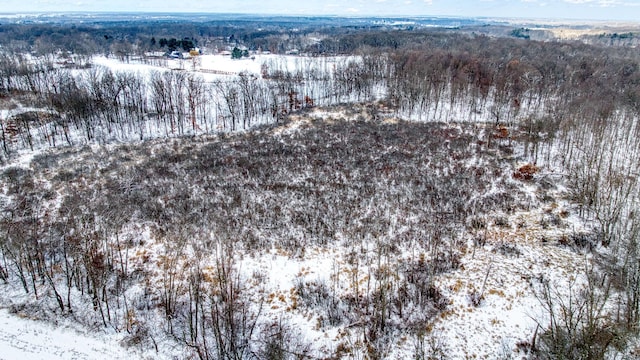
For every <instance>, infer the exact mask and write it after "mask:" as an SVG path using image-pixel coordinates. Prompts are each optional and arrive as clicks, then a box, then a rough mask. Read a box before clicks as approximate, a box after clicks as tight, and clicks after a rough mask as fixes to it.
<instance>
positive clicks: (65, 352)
mask: <svg viewBox="0 0 640 360" xmlns="http://www.w3.org/2000/svg"><path fill="white" fill-rule="evenodd" d="M143 358H146V357H145V356H144V355H143V354H136V353H134V352H129V351H127V350H126V349H125V348H124V347H122V346H121V345H120V343H119V339H118V337H117V336H115V335H107V334H90V333H87V332H83V331H80V330H78V329H77V328H74V327H72V326H70V325H58V326H56V325H52V324H49V323H45V322H42V321H37V320H31V319H27V318H22V317H19V316H17V315H16V314H10V313H9V311H8V310H7V309H0V360H17V359H19V360H56V359H61V360H62V359H87V360H88V359H143Z"/></svg>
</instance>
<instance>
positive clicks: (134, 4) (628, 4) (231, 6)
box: [0, 0, 640, 21]
mask: <svg viewBox="0 0 640 360" xmlns="http://www.w3.org/2000/svg"><path fill="white" fill-rule="evenodd" d="M0 4H2V5H3V6H2V8H1V9H2V10H0V11H1V12H34V11H35V12H53V11H55V12H63V11H90V12H93V11H109V12H112V11H150V12H218V13H252V14H284V15H345V16H357V15H378V16H393V15H398V16H407V15H415V16H429V15H435V16H447V15H449V16H488V17H494V16H495V17H519V18H521V17H522V18H551V19H594V20H625V21H629V20H630V21H640V0H461V1H450V0H347V1H345V0H327V1H317V0H244V1H237V0H228V1H207V0H139V1H135V0H134V1H132V0H26V1H25V0H0Z"/></svg>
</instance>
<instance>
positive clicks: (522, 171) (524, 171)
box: [513, 164, 540, 181]
mask: <svg viewBox="0 0 640 360" xmlns="http://www.w3.org/2000/svg"><path fill="white" fill-rule="evenodd" d="M539 170H540V169H539V168H538V167H537V166H535V165H533V164H526V165H522V166H520V167H519V168H518V170H516V171H515V172H514V173H513V178H514V179H517V180H523V181H524V180H532V179H533V175H535V174H536V173H537V172H538V171H539Z"/></svg>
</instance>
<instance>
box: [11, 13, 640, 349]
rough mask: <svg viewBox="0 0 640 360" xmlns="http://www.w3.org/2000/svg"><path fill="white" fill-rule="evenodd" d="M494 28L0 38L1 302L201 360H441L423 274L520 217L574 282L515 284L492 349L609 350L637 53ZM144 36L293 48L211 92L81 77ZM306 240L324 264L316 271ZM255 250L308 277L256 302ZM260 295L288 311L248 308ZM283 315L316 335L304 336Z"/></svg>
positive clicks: (456, 261)
mask: <svg viewBox="0 0 640 360" xmlns="http://www.w3.org/2000/svg"><path fill="white" fill-rule="evenodd" d="M518 29H519V28H516V29H515V30H514V31H515V32H511V31H506V30H505V31H504V33H505V34H506V35H505V36H501V37H496V36H491V35H486V34H480V33H478V32H475V31H460V30H459V29H431V30H425V29H413V28H412V29H407V28H402V29H394V28H388V27H378V26H370V27H362V28H358V27H356V26H353V27H343V28H340V27H338V28H336V27H325V26H319V25H317V24H313V25H312V26H311V25H310V26H309V27H306V28H305V27H300V24H299V23H295V24H294V25H286V24H285V25H282V24H281V25H279V26H275V25H273V24H272V26H271V28H269V27H266V26H264V24H262V26H261V29H260V30H256V24H254V23H242V22H239V23H235V24H232V25H231V24H227V25H224V24H216V25H215V26H214V25H210V24H201V23H179V24H176V23H172V22H150V23H146V22H145V23H141V24H133V25H127V26H112V27H92V26H80V25H78V26H75V25H74V26H67V25H60V24H58V25H50V24H31V25H23V24H9V25H2V26H0V43H2V44H3V46H2V48H1V49H0V50H1V51H0V104H1V105H2V106H3V109H7V111H4V112H3V113H2V114H3V116H4V117H3V118H1V119H0V121H1V122H0V124H1V128H0V130H1V132H0V146H1V147H2V149H1V154H2V155H1V157H0V161H1V162H2V165H3V168H2V175H1V177H0V180H1V183H0V185H1V187H0V188H1V189H2V193H1V194H0V224H1V225H0V281H2V282H3V283H4V284H5V285H6V286H7V287H10V286H13V287H14V288H18V289H19V291H20V292H21V293H23V294H25V299H26V300H25V301H24V303H22V304H14V307H13V309H14V311H15V312H19V313H20V312H22V313H29V314H38V317H42V318H48V319H51V318H55V317H56V316H66V317H71V318H74V319H76V320H77V321H79V322H81V323H83V324H85V325H86V326H89V327H96V328H98V327H102V328H108V329H113V330H115V331H119V332H125V333H127V338H126V345H128V346H132V347H136V346H137V347H145V348H155V349H156V351H158V347H159V346H160V348H161V349H162V344H160V345H159V344H158V343H159V342H160V339H164V338H169V339H171V341H172V342H173V344H177V345H175V346H177V347H179V348H180V349H183V350H180V351H183V353H182V354H183V356H184V357H192V358H200V359H252V358H259V359H307V358H326V359H331V358H368V359H375V358H391V357H392V356H412V357H413V358H415V359H440V358H448V357H447V352H448V351H447V347H446V344H438V343H436V342H434V341H430V340H429V339H432V340H433V339H437V336H436V335H437V334H436V331H435V330H433V329H434V328H433V326H434V324H435V323H436V322H437V321H438V319H439V318H444V317H445V316H447V314H448V312H450V311H451V299H448V296H449V295H448V294H450V293H451V292H452V291H453V290H451V289H447V288H445V287H443V286H441V285H440V284H441V282H440V276H442V275H443V274H452V273H455V272H456V271H462V270H463V269H464V267H465V263H464V261H465V260H464V259H465V256H473V257H475V256H476V251H478V254H481V253H482V251H484V250H486V251H487V252H488V253H497V254H499V256H502V257H503V258H505V259H512V258H514V257H516V256H518V257H519V256H520V254H521V253H522V252H523V251H524V245H522V244H518V243H510V242H509V241H508V240H505V239H502V238H501V239H499V241H498V240H496V239H497V238H496V237H495V236H494V235H491V234H497V233H499V232H500V231H503V232H506V231H507V230H506V229H514V231H523V232H526V229H527V228H530V227H532V226H533V225H532V224H527V223H526V222H517V221H516V220H515V219H516V218H517V217H518V216H519V215H521V214H522V213H524V212H533V211H537V210H536V209H543V208H544V209H547V210H545V211H543V212H541V214H540V215H539V217H538V218H537V220H536V221H538V222H537V223H536V224H537V225H536V226H538V225H539V226H540V228H541V229H544V230H549V229H551V230H553V231H556V230H557V229H563V230H562V233H561V234H560V235H558V233H557V232H553V231H551V230H549V234H551V235H549V236H552V237H553V238H551V239H550V238H549V237H547V235H545V236H539V239H536V242H538V243H543V242H544V243H547V242H552V243H553V245H552V246H553V247H557V248H563V249H568V251H569V252H570V253H571V254H573V255H574V256H575V258H576V259H585V258H586V259H588V261H587V262H586V263H587V264H588V265H586V266H584V268H583V269H582V271H581V273H580V280H579V284H578V285H576V288H575V289H573V288H570V289H569V290H567V289H560V288H561V286H560V285H558V284H556V283H554V282H553V281H550V280H549V279H550V278H552V277H550V276H547V275H544V274H542V275H539V276H538V274H536V275H535V276H533V277H531V279H529V280H528V281H530V282H531V292H532V293H533V294H534V295H535V297H536V299H538V300H539V304H540V306H541V308H542V309H544V310H545V312H544V314H545V315H544V317H543V318H541V319H537V320H536V321H537V323H538V326H537V327H536V328H535V331H533V332H531V333H530V334H528V337H527V338H526V339H520V340H519V341H518V343H517V344H514V346H513V347H512V349H510V352H509V354H503V356H504V358H511V357H510V356H511V351H512V352H513V354H521V355H523V356H527V357H529V358H532V359H605V358H619V357H622V356H628V357H629V358H631V356H633V352H634V351H636V352H637V347H634V346H636V344H637V341H638V340H637V339H638V329H639V325H640V323H639V321H640V245H639V241H638V240H639V238H638V236H639V234H640V223H639V222H638V217H637V215H636V209H637V206H638V203H639V202H638V201H639V200H640V193H639V190H640V186H639V184H638V176H639V174H638V171H637V167H636V165H637V163H638V160H639V159H640V142H638V140H637V139H638V135H640V121H639V120H640V54H639V53H638V50H637V48H634V47H630V46H626V45H625V44H615V45H612V44H611V43H607V42H606V41H598V37H594V38H592V39H590V41H582V42H578V41H575V42H572V41H537V40H532V39H531V38H526V37H523V36H521V34H522V31H518ZM474 30H475V28H474ZM514 34H515V35H514ZM516 35H517V36H516ZM616 37H619V36H618V35H617V34H616ZM630 37H631V38H633V34H632V35H630ZM600 39H601V38H600ZM627 39H629V37H628V36H626V35H625V40H627ZM169 43H171V44H173V45H174V48H179V47H184V49H185V50H188V48H190V47H192V46H199V47H202V48H205V49H207V48H208V49H213V48H219V49H221V50H222V49H227V48H233V47H237V46H243V47H245V48H247V49H250V50H251V51H258V49H262V50H269V51H271V52H273V53H274V54H279V53H285V52H286V51H288V50H291V49H298V50H300V52H301V53H302V54H303V55H302V56H299V57H297V60H296V63H295V64H296V65H295V66H291V63H290V62H288V60H287V59H286V58H285V57H278V56H273V57H271V58H269V59H268V60H266V61H265V62H264V63H262V64H261V73H260V74H249V73H241V74H238V75H233V76H222V77H220V78H217V79H216V80H214V81H205V80H204V79H203V77H202V75H201V74H199V73H197V72H190V71H185V70H182V71H170V70H168V71H153V72H150V73H135V72H127V71H115V70H111V69H108V68H105V67H100V66H96V65H94V63H93V59H94V57H96V56H105V55H107V56H110V57H116V58H119V59H120V60H121V61H123V62H139V63H148V62H149V61H151V60H149V59H148V58H146V57H145V53H148V52H152V51H167V50H171V49H170V46H169ZM16 104H19V106H18V105H16ZM20 109H22V110H24V111H18V110H20ZM323 113H324V114H329V115H324V116H323V115H322V114H323ZM25 154H32V159H31V160H30V163H29V166H27V167H25V166H21V165H20V164H19V163H16V162H17V161H18V160H20V159H23V157H24V156H25ZM532 194H533V195H532ZM558 194H560V195H558ZM558 204H563V205H561V206H559V205H558ZM573 218H575V219H577V220H574V221H575V223H581V224H586V225H585V226H584V229H581V230H580V231H578V230H576V229H575V228H571V226H570V222H569V219H573ZM545 234H547V233H545ZM331 249H338V251H337V252H338V253H340V254H341V259H342V260H343V262H337V261H334V262H333V263H332V262H330V261H328V260H326V259H325V260H319V259H323V258H322V257H321V256H320V255H318V254H324V253H327V252H331V251H332V250H331ZM483 249H484V250H483ZM549 251H551V250H549ZM312 253H315V255H311V254H312ZM471 254H472V255H471ZM276 256H283V257H285V258H289V259H296V261H300V264H305V266H306V267H307V270H309V266H310V267H314V266H316V265H317V263H318V262H322V261H325V262H324V263H323V264H325V265H326V266H327V267H328V268H330V270H327V269H322V270H319V271H325V270H326V272H328V273H331V274H330V276H329V277H328V278H326V279H324V278H323V279H314V278H312V277H311V276H308V273H305V271H303V270H301V271H300V274H298V275H296V278H295V280H294V286H293V287H291V289H284V290H282V291H281V292H278V291H275V290H273V289H270V288H267V287H266V286H265V285H263V284H265V283H269V281H271V280H270V279H269V277H270V276H272V275H273V274H271V273H269V272H265V271H264V269H262V268H261V267H260V264H261V263H262V260H260V259H268V258H276ZM478 256H480V255H478ZM246 258H251V259H257V260H255V262H251V263H250V264H248V265H247V262H246V261H247V260H246ZM243 259H244V260H243ZM305 261H306V262H305ZM493 261H500V260H492V262H491V263H489V265H488V270H487V273H486V276H485V277H484V281H483V282H482V281H481V283H480V284H475V287H474V288H473V290H472V291H470V292H469V294H468V300H469V303H470V305H471V306H472V307H481V306H482V304H483V301H484V299H485V297H487V296H489V292H488V291H485V289H486V288H487V287H488V286H491V284H492V283H491V281H494V280H491V281H489V280H488V278H489V277H490V274H491V269H492V266H493V265H492V264H493ZM505 261H506V260H505ZM241 264H244V265H243V266H245V267H247V269H245V268H243V267H242V266H241ZM256 264H258V265H256ZM327 264H328V265H327ZM318 266H319V265H318ZM303 269H304V267H303ZM496 291H497V290H496ZM278 301H280V302H281V303H283V304H285V305H283V308H284V307H285V306H286V310H285V313H286V314H293V315H291V317H289V318H285V317H284V315H281V316H280V318H279V319H274V318H273V317H271V316H267V315H266V314H267V313H269V314H273V312H274V311H275V309H278V307H277V305H276V304H277V303H278ZM35 304H41V306H39V307H38V306H36V305H35ZM278 306H279V305H278ZM296 316H297V317H300V318H304V317H309V318H313V319H314V320H313V322H314V323H315V325H314V331H326V332H330V331H336V333H335V334H334V333H332V334H334V335H332V336H333V337H334V338H335V339H334V341H332V342H331V343H330V344H329V345H326V346H324V347H322V348H318V347H314V346H313V344H312V342H311V341H310V340H308V339H305V338H303V337H302V336H300V335H299V334H300V330H299V329H298V328H297V326H298V325H296V324H298V322H296V321H294V320H295V319H296ZM336 329H337V330H336ZM401 339H404V340H401ZM407 339H408V340H407ZM404 343H406V344H409V345H406V346H407V347H408V348H409V350H407V352H404V353H403V352H399V350H398V349H403V346H404V345H398V344H404ZM449 350H451V349H449ZM186 354H188V355H186ZM408 354H409V355H408ZM636 355H637V354H636ZM514 356H515V355H514Z"/></svg>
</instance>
